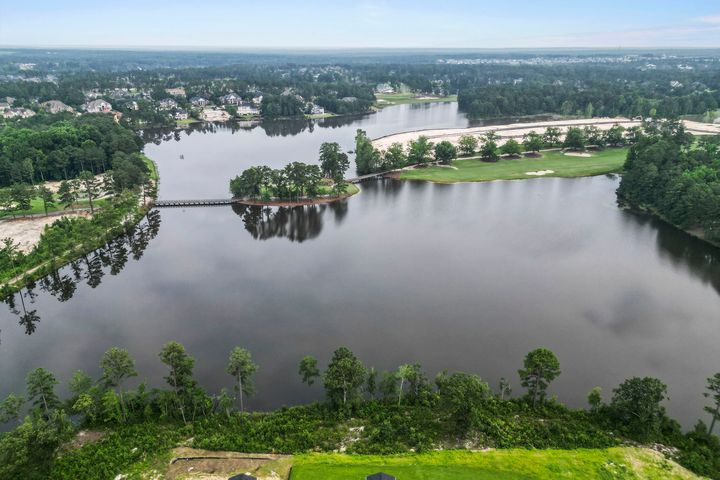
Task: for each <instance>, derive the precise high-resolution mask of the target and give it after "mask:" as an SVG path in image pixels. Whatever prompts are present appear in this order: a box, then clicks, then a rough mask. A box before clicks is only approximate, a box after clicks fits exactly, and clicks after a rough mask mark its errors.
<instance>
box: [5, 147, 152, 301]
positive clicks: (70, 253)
mask: <svg viewBox="0 0 720 480" xmlns="http://www.w3.org/2000/svg"><path fill="white" fill-rule="evenodd" d="M142 155H143V157H144V160H145V162H146V163H149V165H148V166H149V167H150V166H151V167H152V168H150V178H151V179H152V180H153V181H154V182H155V186H156V188H155V196H154V197H153V198H147V199H146V201H145V203H144V204H141V200H142V195H141V194H139V193H138V194H136V200H137V202H136V204H135V208H134V209H132V210H129V211H127V212H126V213H125V221H123V222H122V223H120V224H115V225H111V226H109V227H108V228H107V229H106V230H105V232H104V234H103V235H102V238H99V237H98V238H93V239H90V240H89V242H88V243H80V244H77V245H74V246H73V247H72V248H70V249H69V250H66V251H65V252H63V253H62V254H61V255H59V256H58V257H53V258H50V259H47V260H44V261H42V262H41V263H39V264H37V265H34V266H32V267H30V268H28V269H26V270H25V271H23V272H21V273H18V274H16V275H15V276H13V277H11V278H8V279H7V280H3V281H2V282H0V300H2V299H4V298H5V297H6V296H8V295H13V294H15V293H17V292H18V291H20V290H22V289H23V288H24V287H27V286H28V285H29V284H30V283H33V282H35V281H37V280H39V279H41V278H43V277H45V276H47V275H49V274H50V273H52V271H53V270H57V269H59V268H62V267H64V266H66V265H67V264H69V263H70V262H73V261H74V260H77V259H78V258H80V257H81V256H83V255H85V254H87V253H89V252H92V251H93V250H97V249H98V248H100V247H102V246H103V245H104V244H107V243H108V242H110V241H111V240H113V239H115V238H117V237H119V236H121V235H124V234H125V233H127V232H128V231H129V230H130V229H133V228H135V226H137V224H138V223H140V222H141V221H142V219H143V218H145V217H146V216H147V214H148V212H149V211H150V210H151V209H152V203H153V201H154V200H156V199H157V185H159V183H160V175H159V173H158V168H157V164H156V163H155V161H154V160H152V159H150V158H149V157H147V156H146V155H145V154H144V153H143V154H142ZM105 208H108V207H105ZM59 217H60V218H63V215H59ZM128 217H130V218H128ZM44 218H49V216H45V217H41V219H44ZM93 218H94V217H91V218H90V221H92V220H93ZM54 222H55V221H53V222H52V223H54ZM52 223H50V224H48V225H47V226H46V227H45V228H47V227H48V226H51V225H52ZM36 246H37V244H36V245H35V246H33V249H32V250H30V252H28V253H29V254H31V253H32V252H33V251H34V250H35V247H36Z"/></svg>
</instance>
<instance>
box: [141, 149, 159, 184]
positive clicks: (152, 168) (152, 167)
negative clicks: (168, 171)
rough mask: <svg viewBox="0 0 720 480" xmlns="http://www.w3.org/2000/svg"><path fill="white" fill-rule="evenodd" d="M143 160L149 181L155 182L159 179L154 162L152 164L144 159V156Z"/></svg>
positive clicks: (149, 160)
mask: <svg viewBox="0 0 720 480" xmlns="http://www.w3.org/2000/svg"><path fill="white" fill-rule="evenodd" d="M142 158H143V160H144V161H145V165H147V167H148V170H150V180H152V181H154V182H157V181H158V179H159V178H160V175H159V174H158V170H157V165H155V162H153V161H152V160H151V159H150V158H148V157H146V156H145V155H143V156H142Z"/></svg>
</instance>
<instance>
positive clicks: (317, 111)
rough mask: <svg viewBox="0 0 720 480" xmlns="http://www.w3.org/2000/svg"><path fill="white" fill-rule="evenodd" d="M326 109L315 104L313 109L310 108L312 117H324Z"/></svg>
mask: <svg viewBox="0 0 720 480" xmlns="http://www.w3.org/2000/svg"><path fill="white" fill-rule="evenodd" d="M324 114H325V109H324V108H323V107H321V106H320V105H315V104H314V103H313V105H312V107H310V115H324Z"/></svg>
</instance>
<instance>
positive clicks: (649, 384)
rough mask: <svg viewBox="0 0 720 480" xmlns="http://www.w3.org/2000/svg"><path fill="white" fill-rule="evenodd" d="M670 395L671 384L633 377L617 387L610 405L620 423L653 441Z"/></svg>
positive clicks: (643, 439) (635, 433)
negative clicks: (662, 403) (664, 402)
mask: <svg viewBox="0 0 720 480" xmlns="http://www.w3.org/2000/svg"><path fill="white" fill-rule="evenodd" d="M665 398H667V386H666V385H665V384H664V383H663V382H661V381H660V380H658V379H657V378H651V377H644V378H639V377H633V378H630V379H628V380H625V381H624V382H623V383H621V384H620V386H618V388H616V389H614V390H613V398H612V400H611V401H610V408H611V409H612V412H613V414H614V416H615V419H616V421H617V424H618V425H620V426H621V427H622V428H623V429H625V430H626V432H627V433H628V434H629V435H632V436H634V437H636V438H637V439H638V440H641V441H649V440H653V439H655V438H656V437H657V435H658V434H659V433H660V426H661V424H662V420H663V417H664V416H665V409H664V408H663V407H662V406H661V405H660V402H662V401H663V400H665Z"/></svg>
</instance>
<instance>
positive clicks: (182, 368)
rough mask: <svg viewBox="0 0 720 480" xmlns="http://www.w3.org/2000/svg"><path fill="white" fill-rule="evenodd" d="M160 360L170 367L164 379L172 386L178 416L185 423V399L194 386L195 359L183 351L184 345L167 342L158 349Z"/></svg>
mask: <svg viewBox="0 0 720 480" xmlns="http://www.w3.org/2000/svg"><path fill="white" fill-rule="evenodd" d="M160 361H162V362H163V363H164V364H165V365H167V366H168V367H170V374H169V375H168V376H167V377H165V380H166V381H167V382H168V384H169V385H170V386H171V387H172V388H173V393H174V397H175V401H176V403H177V404H178V409H179V411H180V416H181V417H182V419H183V422H184V423H187V419H186V417H185V400H186V397H187V396H188V393H189V392H190V390H192V388H193V387H194V386H195V380H194V379H193V377H192V371H193V367H194V366H195V359H194V358H192V357H191V356H189V355H188V354H187V353H186V352H185V347H184V346H182V345H181V344H179V343H178V342H168V343H166V344H165V346H163V348H162V350H160Z"/></svg>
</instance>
